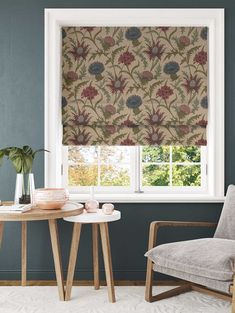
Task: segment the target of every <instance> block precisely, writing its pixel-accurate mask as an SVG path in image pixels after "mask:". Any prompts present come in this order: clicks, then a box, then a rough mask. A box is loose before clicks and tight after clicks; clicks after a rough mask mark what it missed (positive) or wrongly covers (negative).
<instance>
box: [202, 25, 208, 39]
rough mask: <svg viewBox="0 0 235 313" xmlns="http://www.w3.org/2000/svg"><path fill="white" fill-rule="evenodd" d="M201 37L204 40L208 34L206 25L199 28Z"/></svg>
mask: <svg viewBox="0 0 235 313" xmlns="http://www.w3.org/2000/svg"><path fill="white" fill-rule="evenodd" d="M200 35H201V37H202V39H204V40H207V35H208V28H207V27H203V29H202V30H201V34H200Z"/></svg>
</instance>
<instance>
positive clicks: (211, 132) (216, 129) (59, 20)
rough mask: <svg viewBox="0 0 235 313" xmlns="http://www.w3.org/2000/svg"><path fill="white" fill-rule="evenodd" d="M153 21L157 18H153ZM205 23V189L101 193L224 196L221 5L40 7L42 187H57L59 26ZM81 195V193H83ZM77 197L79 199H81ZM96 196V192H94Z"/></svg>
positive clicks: (137, 198) (198, 198) (181, 198)
mask: <svg viewBox="0 0 235 313" xmlns="http://www.w3.org/2000/svg"><path fill="white" fill-rule="evenodd" d="M156 21H157V22H156ZM89 25H92V26H133V25H135V26H207V27H208V28H209V51H208V53H209V78H208V79H209V99H210V104H211V105H210V108H209V116H208V125H209V126H208V131H207V138H208V147H207V174H208V180H207V181H208V189H207V193H206V194H200V193H199V194H194V195H192V194H191V195H185V194H179V193H178V194H167V195H164V194H162V195H160V194H150V193H144V194H142V193H140V194H132V195H130V194H127V195H125V194H123V193H122V194H119V195H112V194H110V193H109V194H106V195H104V194H103V195H101V196H100V200H102V201H112V202H115V201H117V202H223V200H224V9H45V99H44V100H45V148H46V149H48V150H50V153H47V154H45V173H44V176H45V187H61V186H62V184H63V181H62V173H61V166H62V155H63V153H62V152H63V151H62V150H63V149H62V125H61V105H60V103H61V56H60V50H61V27H64V26H89ZM85 198H87V197H85ZM85 198H84V199H82V197H81V196H79V197H78V199H79V200H80V201H82V200H85ZM97 198H98V199H99V195H97Z"/></svg>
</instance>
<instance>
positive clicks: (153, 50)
mask: <svg viewBox="0 0 235 313" xmlns="http://www.w3.org/2000/svg"><path fill="white" fill-rule="evenodd" d="M147 46H148V50H144V52H145V53H146V54H147V55H148V57H149V59H150V60H152V59H154V58H156V57H157V58H158V59H159V60H160V59H161V56H162V54H163V52H164V50H165V49H164V45H162V44H160V42H159V41H157V42H155V43H153V44H152V45H151V46H150V45H147Z"/></svg>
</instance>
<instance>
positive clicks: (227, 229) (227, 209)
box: [214, 185, 235, 240]
mask: <svg viewBox="0 0 235 313" xmlns="http://www.w3.org/2000/svg"><path fill="white" fill-rule="evenodd" d="M214 237H215V238H226V239H233V240H235V186H234V185H230V186H228V190H227V194H226V199H225V202H224V206H223V210H222V213H221V216H220V219H219V223H218V226H217V228H216V231H215V235H214Z"/></svg>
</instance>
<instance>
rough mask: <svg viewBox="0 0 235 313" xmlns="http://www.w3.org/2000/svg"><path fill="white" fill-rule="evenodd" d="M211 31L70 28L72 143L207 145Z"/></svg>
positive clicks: (68, 141) (65, 70)
mask: <svg viewBox="0 0 235 313" xmlns="http://www.w3.org/2000/svg"><path fill="white" fill-rule="evenodd" d="M207 50H208V29H207V27H64V28H62V49H61V51H62V124H63V144H64V145H198V146H201V145H206V144H207V141H206V128H207V115H208V114H207V113H208V95H207V93H208V60H207Z"/></svg>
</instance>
